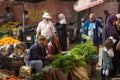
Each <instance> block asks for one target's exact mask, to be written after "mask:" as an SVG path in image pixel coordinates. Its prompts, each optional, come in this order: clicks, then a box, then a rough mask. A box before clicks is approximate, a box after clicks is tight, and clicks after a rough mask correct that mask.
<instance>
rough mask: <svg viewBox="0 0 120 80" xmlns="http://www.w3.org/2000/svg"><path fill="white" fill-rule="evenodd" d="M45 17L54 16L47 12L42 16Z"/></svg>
mask: <svg viewBox="0 0 120 80" xmlns="http://www.w3.org/2000/svg"><path fill="white" fill-rule="evenodd" d="M42 17H43V18H52V17H51V16H50V14H49V13H47V12H45V13H44V14H43V16H42Z"/></svg>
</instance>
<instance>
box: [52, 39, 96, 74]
mask: <svg viewBox="0 0 120 80" xmlns="http://www.w3.org/2000/svg"><path fill="white" fill-rule="evenodd" d="M95 54H97V48H96V47H95V46H94V45H93V43H92V41H89V42H84V43H81V44H79V45H76V46H75V47H74V48H73V49H72V50H71V51H70V54H66V55H61V54H58V55H56V56H55V61H54V62H53V63H52V66H53V67H55V68H59V69H60V70H62V71H64V72H69V71H70V69H71V68H73V67H80V66H83V67H84V66H85V65H86V64H87V63H93V62H94V58H93V56H94V55H95Z"/></svg>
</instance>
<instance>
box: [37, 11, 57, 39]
mask: <svg viewBox="0 0 120 80" xmlns="http://www.w3.org/2000/svg"><path fill="white" fill-rule="evenodd" d="M42 17H43V20H42V21H41V22H39V24H38V26H37V29H36V38H37V37H38V36H39V35H44V36H45V37H46V39H47V41H49V39H50V37H51V36H53V35H55V33H56V30H55V27H54V25H53V23H52V22H51V21H50V19H51V18H52V17H51V16H50V14H49V13H47V12H45V13H44V14H43V16H42Z"/></svg>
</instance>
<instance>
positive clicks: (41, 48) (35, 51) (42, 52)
mask: <svg viewBox="0 0 120 80" xmlns="http://www.w3.org/2000/svg"><path fill="white" fill-rule="evenodd" d="M46 44H47V42H46V38H45V37H44V36H43V35H40V36H39V37H38V40H37V42H36V43H34V44H33V45H32V46H31V47H30V49H29V51H28V54H27V56H26V65H29V66H31V67H32V68H33V69H35V70H36V73H39V72H40V70H41V69H42V67H43V65H44V62H45V61H46V60H47V59H48V58H49V57H50V55H47V53H46Z"/></svg>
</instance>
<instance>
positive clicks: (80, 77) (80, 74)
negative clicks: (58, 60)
mask: <svg viewBox="0 0 120 80" xmlns="http://www.w3.org/2000/svg"><path fill="white" fill-rule="evenodd" d="M67 80H89V78H88V72H87V70H86V69H85V68H84V67H74V68H72V69H71V72H70V73H69V75H68V79H67Z"/></svg>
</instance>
